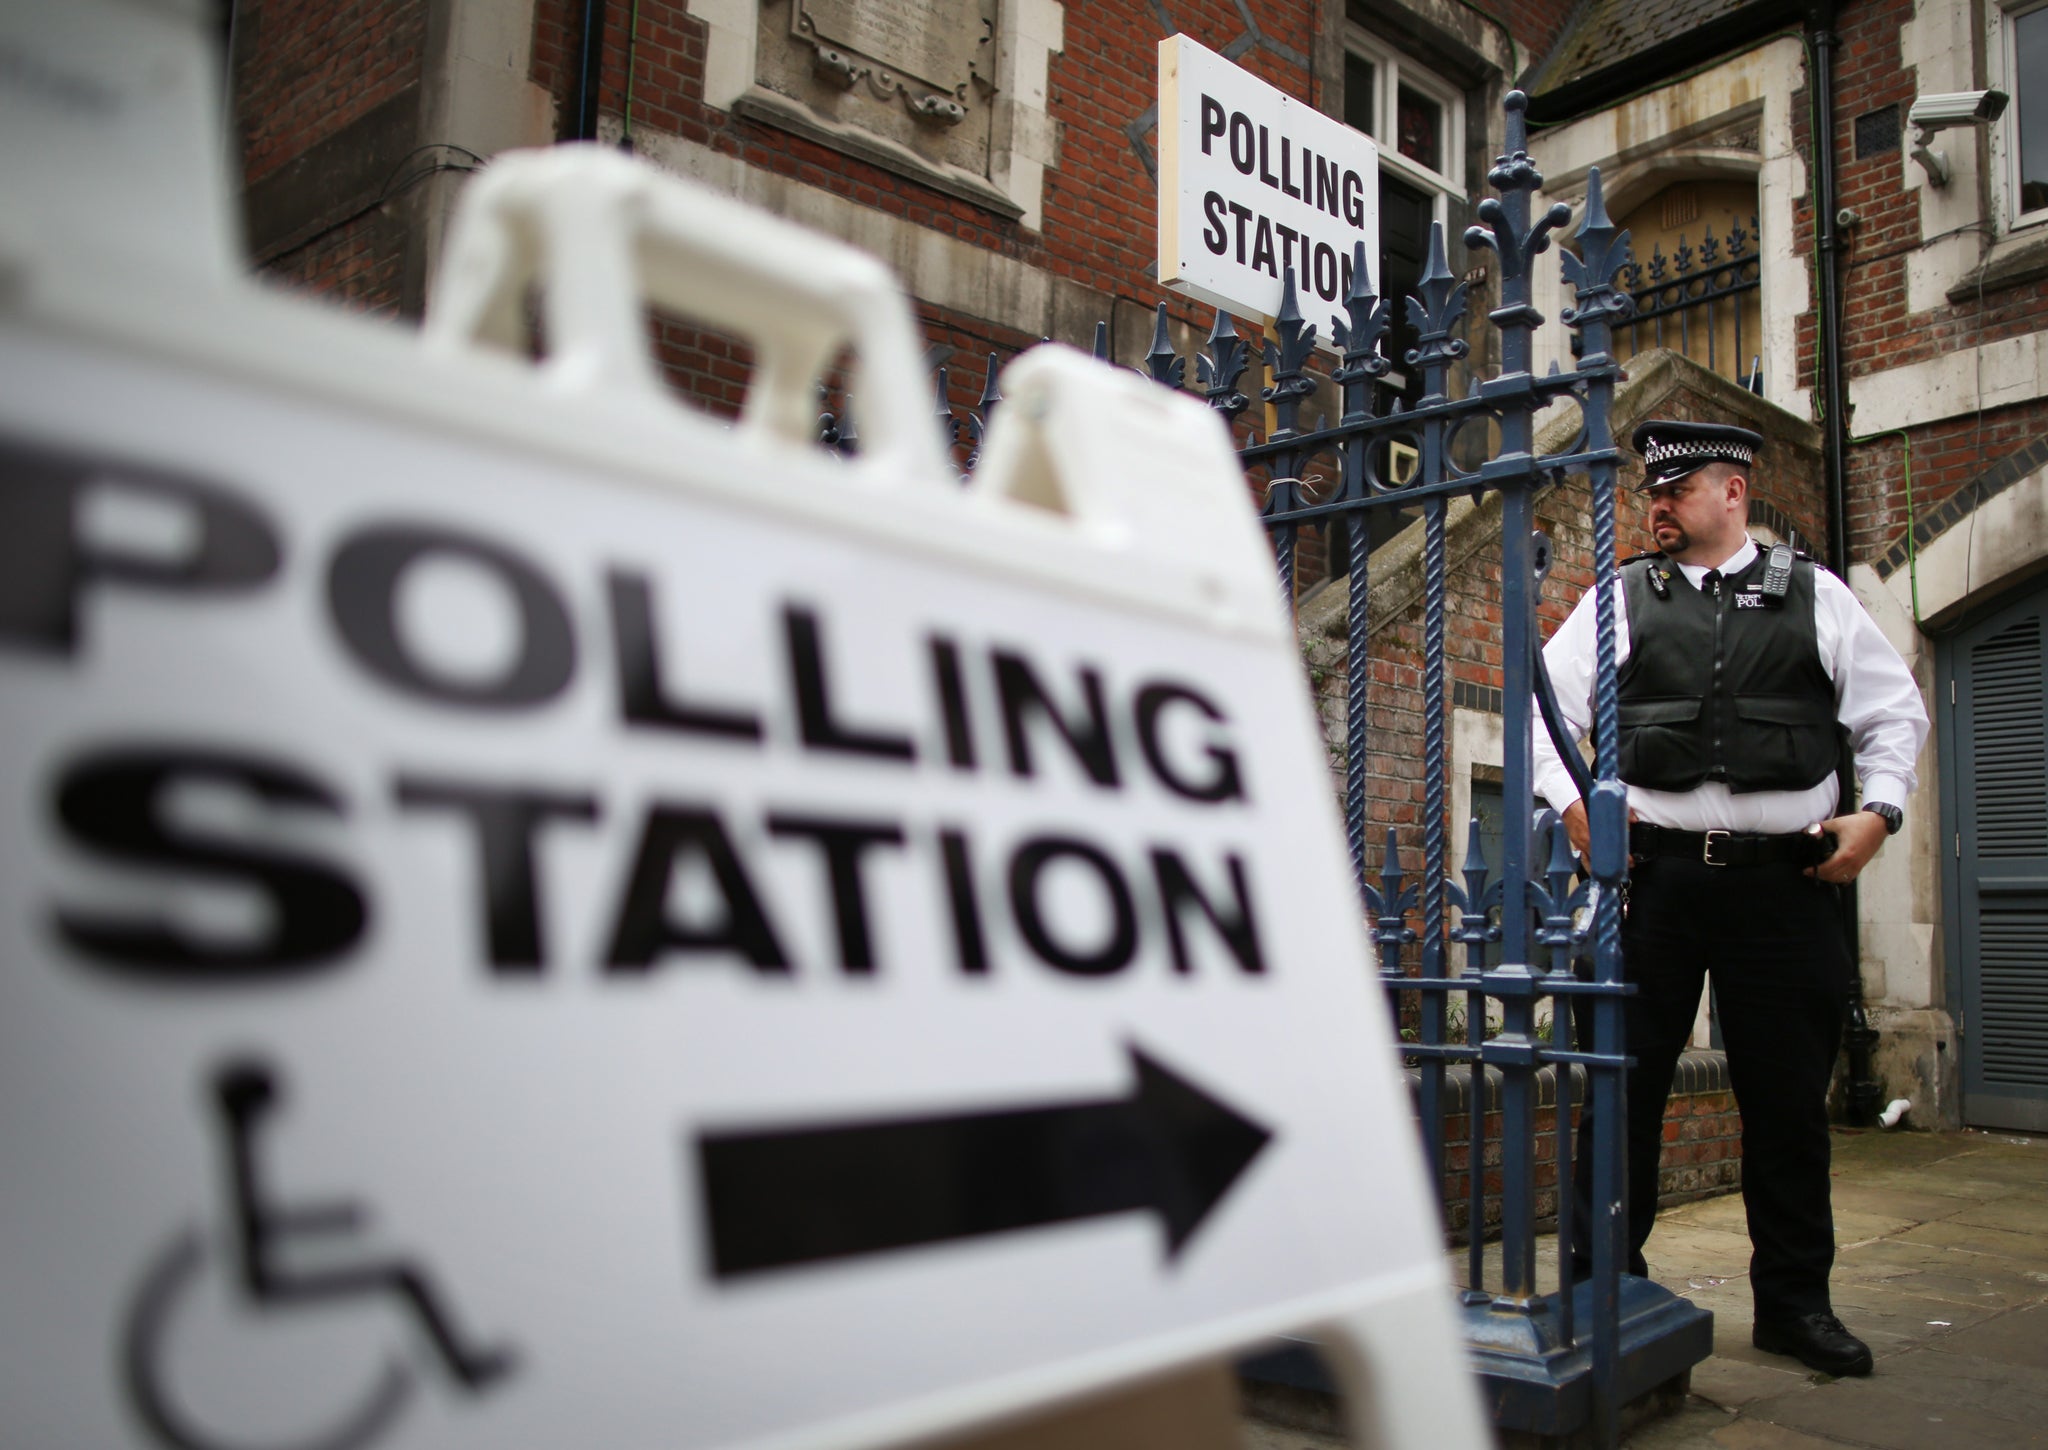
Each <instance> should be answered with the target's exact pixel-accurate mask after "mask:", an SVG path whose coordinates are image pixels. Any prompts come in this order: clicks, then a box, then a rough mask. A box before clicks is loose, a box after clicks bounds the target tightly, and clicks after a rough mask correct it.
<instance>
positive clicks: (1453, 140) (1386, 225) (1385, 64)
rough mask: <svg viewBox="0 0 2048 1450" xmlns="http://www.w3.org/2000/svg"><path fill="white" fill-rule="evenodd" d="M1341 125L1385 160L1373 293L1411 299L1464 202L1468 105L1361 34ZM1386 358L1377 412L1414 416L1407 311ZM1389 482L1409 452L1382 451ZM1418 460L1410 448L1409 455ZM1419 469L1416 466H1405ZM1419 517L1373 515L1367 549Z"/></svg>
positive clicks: (1352, 45) (1334, 555)
mask: <svg viewBox="0 0 2048 1450" xmlns="http://www.w3.org/2000/svg"><path fill="white" fill-rule="evenodd" d="M1344 121H1345V124H1347V125H1350V126H1353V127H1356V128H1357V129H1358V130H1360V131H1363V132H1365V134H1366V135H1368V136H1370V137H1372V138H1373V141H1374V142H1375V143H1376V144H1377V145H1378V146H1379V152H1380V178H1379V180H1380V254H1379V257H1378V259H1377V262H1376V265H1375V267H1374V270H1373V277H1372V280H1373V284H1374V286H1375V287H1376V288H1377V289H1378V291H1379V293H1380V295H1381V296H1383V297H1406V296H1408V295H1409V294H1410V293H1412V292H1413V291H1414V290H1415V287H1416V284H1417V283H1419V282H1420V281H1421V280H1422V269H1423V267H1424V265H1425V264H1426V263H1427V262H1428V260H1429V230H1430V226H1431V224H1432V223H1437V222H1441V223H1442V224H1443V226H1444V229H1445V231H1446V232H1447V233H1449V232H1451V230H1452V227H1451V215H1450V199H1451V198H1452V197H1456V198H1458V200H1459V202H1460V203H1461V204H1462V203H1463V202H1464V201H1465V199H1466V198H1465V181H1464V177H1465V96H1464V93H1463V92H1462V91H1460V90H1459V89H1458V88H1457V87H1455V86H1453V85H1452V84H1450V82H1448V81H1446V80H1444V79H1443V78H1442V77H1440V76H1438V75H1436V74H1434V73H1433V72H1431V71H1429V70H1427V69H1425V68H1424V67H1423V66H1421V65H1419V64H1417V63H1416V62H1415V61H1413V60H1411V59H1410V58H1409V57H1407V56H1404V55H1401V54H1399V53H1398V52H1396V51H1394V50H1392V49H1390V48H1389V47H1388V46H1387V45H1386V44H1385V43H1383V42H1382V41H1380V40H1379V39H1378V38H1377V37H1375V36H1373V35H1371V34H1370V33H1369V32H1367V31H1366V30H1364V29H1362V28H1361V27H1359V26H1357V25H1352V26H1349V27H1347V29H1346V32H1345V37H1344ZM1391 321H1392V325H1391V326H1390V327H1389V328H1388V330H1387V331H1388V336H1387V340H1386V344H1385V350H1386V355H1387V357H1389V358H1390V359H1392V360H1393V362H1394V368H1393V370H1392V371H1391V372H1389V373H1388V374H1387V376H1386V378H1385V379H1384V380H1383V383H1382V386H1381V389H1380V397H1379V399H1378V403H1379V406H1380V407H1381V408H1382V409H1385V408H1386V407H1388V406H1389V405H1390V404H1391V403H1392V401H1393V400H1394V399H1396V398H1399V399H1400V400H1401V402H1402V403H1403V404H1404V405H1405V406H1408V407H1413V406H1414V405H1415V404H1416V402H1418V401H1419V400H1420V399H1421V397H1422V376H1421V374H1420V373H1419V372H1410V371H1409V370H1408V369H1407V367H1406V366H1405V365H1404V364H1403V363H1402V361H1401V360H1402V359H1403V358H1404V357H1405V356H1406V355H1407V353H1408V350H1409V349H1410V348H1413V347H1414V346H1415V345H1416V343H1417V341H1418V339H1417V336H1416V331H1415V326H1414V324H1413V323H1412V322H1410V321H1409V318H1408V310H1407V309H1406V308H1405V307H1396V308H1395V309H1394V311H1393V316H1392V319H1391ZM1380 446H1381V453H1380V457H1379V460H1378V462H1379V469H1380V473H1381V476H1382V477H1383V478H1391V479H1401V478H1403V477H1404V472H1403V468H1404V463H1406V460H1404V459H1403V458H1402V457H1400V456H1399V450H1400V449H1401V448H1402V446H1403V445H1402V444H1400V443H1398V442H1395V443H1382V444H1381V445H1380ZM1407 446H1408V448H1409V450H1410V452H1411V453H1412V450H1413V445H1412V443H1411V444H1409V445H1407ZM1406 466H1407V467H1410V468H1412V466H1413V465H1412V463H1407V464H1406ZM1416 517H1417V514H1416V511H1415V510H1413V509H1407V508H1403V509H1388V508H1382V509H1374V510H1372V511H1371V512H1370V513H1369V514H1367V515H1366V516H1365V518H1366V522H1367V524H1368V526H1369V538H1368V545H1369V547H1371V548H1374V549H1377V548H1378V547H1379V546H1380V545H1381V544H1384V543H1385V542H1387V540H1389V539H1391V538H1392V537H1393V536H1394V535H1395V534H1397V533H1399V532H1400V531H1401V530H1402V529H1404V528H1406V527H1407V526H1408V524H1409V523H1410V522H1412V521H1413V520H1414V519H1415V518H1416ZM1330 547H1331V572H1332V573H1334V574H1341V573H1344V572H1345V571H1346V569H1347V568H1348V565H1349V558H1348V553H1347V552H1346V545H1345V539H1344V531H1343V529H1342V528H1340V527H1337V526H1335V525H1333V526H1332V528H1331V530H1330Z"/></svg>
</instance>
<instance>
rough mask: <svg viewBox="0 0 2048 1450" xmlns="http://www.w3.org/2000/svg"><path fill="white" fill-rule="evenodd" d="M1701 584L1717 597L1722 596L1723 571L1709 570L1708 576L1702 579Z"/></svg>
mask: <svg viewBox="0 0 2048 1450" xmlns="http://www.w3.org/2000/svg"><path fill="white" fill-rule="evenodd" d="M1700 584H1701V585H1702V586H1703V587H1704V588H1705V589H1706V591H1707V593H1709V594H1711V595H1713V596H1714V597H1715V598H1716V599H1719V598H1720V597H1721V571H1720V570H1719V569H1709V570H1707V572H1706V576H1705V577H1704V578H1702V579H1701V580H1700Z"/></svg>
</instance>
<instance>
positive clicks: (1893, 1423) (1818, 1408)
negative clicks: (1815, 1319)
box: [1744, 1374, 2048, 1450]
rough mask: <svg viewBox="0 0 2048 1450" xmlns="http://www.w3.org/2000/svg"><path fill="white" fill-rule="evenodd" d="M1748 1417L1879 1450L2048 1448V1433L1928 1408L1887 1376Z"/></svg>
mask: <svg viewBox="0 0 2048 1450" xmlns="http://www.w3.org/2000/svg"><path fill="white" fill-rule="evenodd" d="M1744 1416H1745V1418H1752V1419H1758V1420H1765V1421H1768V1422H1770V1423H1771V1424H1773V1425H1782V1426H1784V1427H1785V1428H1786V1429H1789V1430H1798V1431H1801V1432H1803V1433H1805V1434H1809V1435H1818V1436H1823V1437H1826V1438H1829V1439H1833V1440H1845V1441H1848V1442H1849V1443H1851V1444H1858V1445H1869V1446H1875V1447H1879V1450H2016V1447H2019V1446H2038V1445H2043V1444H2048V1427H2042V1426H2030V1425H2026V1424H2022V1423H2020V1422H2017V1421H2014V1420H2010V1419H2006V1418H2005V1417H2003V1416H2000V1415H1995V1414H1988V1413H1986V1412H1985V1411H1983V1410H1981V1409H1978V1408H1976V1407H1974V1406H1971V1405H1963V1404H1947V1405H1935V1404H1928V1403H1925V1402H1923V1401H1920V1400H1918V1399H1915V1398H1913V1397H1912V1396H1910V1395H1907V1394H1902V1393H1900V1392H1899V1391H1898V1390H1897V1389H1894V1388H1892V1387H1890V1386H1889V1385H1888V1384H1887V1383H1886V1380H1885V1378H1884V1376H1883V1375H1881V1374H1880V1375H1879V1376H1877V1377H1875V1378H1872V1379H1867V1380H1838V1381H1836V1382H1835V1383H1834V1384H1831V1385H1826V1386H1824V1387H1822V1388H1820V1389H1818V1390H1816V1391H1814V1392H1813V1393H1811V1394H1803V1395H1784V1396H1780V1397H1779V1398H1778V1399H1775V1400H1763V1401H1759V1402H1758V1403H1756V1404H1753V1405H1751V1406H1749V1407H1748V1409H1747V1410H1745V1411H1744Z"/></svg>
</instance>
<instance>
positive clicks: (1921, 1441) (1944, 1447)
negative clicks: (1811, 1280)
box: [1622, 1130, 2048, 1450]
mask: <svg viewBox="0 0 2048 1450" xmlns="http://www.w3.org/2000/svg"><path fill="white" fill-rule="evenodd" d="M1834 1179H1835V1195H1834V1196H1835V1244H1836V1249H1835V1272H1834V1279H1833V1293H1834V1301H1835V1313H1836V1315H1837V1316H1838V1317H1839V1318H1840V1319H1841V1321H1842V1322H1843V1324H1845V1325H1846V1326H1848V1328H1849V1331H1850V1332H1851V1333H1853V1334H1855V1335H1856V1336H1857V1337H1858V1338H1860V1339H1862V1340H1863V1341H1864V1342H1865V1343H1867V1344H1868V1345H1869V1346H1870V1348H1871V1352H1872V1354H1873V1355H1874V1356H1875V1357H1876V1360H1877V1366H1876V1372H1875V1373H1874V1374H1873V1375H1871V1376H1870V1377H1869V1378H1868V1379H1841V1380H1837V1379H1832V1378H1830V1377H1829V1376H1827V1375H1823V1374H1815V1373H1813V1372H1812V1371H1809V1370H1807V1369H1806V1368H1805V1367H1804V1366H1802V1365H1800V1364H1799V1363H1798V1362H1797V1361H1796V1360H1791V1359H1787V1358H1785V1357H1783V1356H1781V1355H1775V1354H1765V1353H1764V1352H1763V1351H1762V1350H1759V1349H1755V1348H1752V1347H1751V1345H1750V1342H1749V1334H1750V1321H1751V1313H1750V1297H1749V1282H1748V1274H1747V1269H1748V1264H1749V1238H1748V1235H1747V1233H1746V1232H1745V1231H1744V1228H1743V1218H1742V1199H1741V1197H1740V1196H1739V1195H1730V1196H1727V1197H1722V1198H1711V1199H1704V1200H1701V1201H1700V1202H1697V1203H1691V1204H1686V1205H1684V1206H1683V1207H1681V1208H1676V1209H1672V1210H1670V1211H1668V1212H1666V1213H1663V1214H1660V1215H1659V1216H1658V1220H1657V1231H1656V1233H1655V1234H1654V1235H1652V1237H1651V1239H1650V1243H1649V1247H1648V1250H1647V1253H1648V1257H1649V1260H1650V1271H1651V1275H1652V1277H1654V1278H1655V1279H1656V1280H1657V1281H1658V1282H1659V1283H1661V1284H1663V1285H1664V1286H1665V1287H1666V1288H1668V1289H1670V1290H1672V1291H1673V1292H1674V1293H1678V1294H1683V1295H1685V1296H1686V1297H1688V1298H1691V1299H1693V1300H1696V1301H1697V1302H1699V1303H1700V1304H1702V1305H1704V1306H1705V1307H1707V1308H1709V1309H1711V1310H1713V1311H1714V1353H1713V1355H1712V1356H1711V1357H1710V1358H1708V1359H1707V1360H1705V1361H1704V1362H1702V1363H1701V1364H1699V1365H1697V1366H1695V1367H1694V1369H1693V1372H1692V1393H1691V1394H1690V1395H1689V1396H1688V1397H1687V1399H1686V1401H1685V1404H1684V1406H1683V1407H1682V1408H1681V1409H1680V1410H1679V1412H1678V1413H1677V1414H1675V1415H1672V1416H1670V1417H1668V1418H1665V1419H1661V1420H1656V1421H1652V1422H1650V1423H1648V1424H1645V1425H1641V1426H1638V1427H1637V1428H1636V1429H1635V1430H1634V1431H1633V1432H1632V1433H1631V1434H1629V1435H1628V1436H1627V1437H1626V1438H1625V1439H1624V1440H1623V1442H1622V1443H1623V1445H1625V1446H1626V1447H1628V1450H1822V1447H1826V1446H1857V1447H1876V1450H1980V1447H1981V1450H2019V1447H2022V1446H2043V1447H2048V1137H2041V1136H2027V1135H2022V1134H2017V1133H1993V1132H1966V1133H1910V1132H1908V1133H1886V1132H1883V1131H1880V1130H1872V1131H1869V1132H1851V1131H1838V1132H1837V1133H1836V1135H1835V1143H1834Z"/></svg>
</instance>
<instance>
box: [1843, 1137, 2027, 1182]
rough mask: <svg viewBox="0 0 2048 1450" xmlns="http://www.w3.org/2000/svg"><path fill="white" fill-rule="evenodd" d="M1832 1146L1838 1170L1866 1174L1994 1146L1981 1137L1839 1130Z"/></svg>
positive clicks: (1955, 1156)
mask: <svg viewBox="0 0 2048 1450" xmlns="http://www.w3.org/2000/svg"><path fill="white" fill-rule="evenodd" d="M1829 1146H1830V1148H1831V1150H1832V1151H1831V1156H1832V1158H1833V1161H1834V1164H1835V1166H1836V1167H1837V1168H1844V1167H1853V1168H1855V1169H1856V1170H1857V1171H1858V1172H1859V1173H1866V1174H1867V1173H1875V1172H1878V1171H1880V1170H1882V1169H1884V1168H1898V1167H1904V1168H1920V1167H1924V1166H1926V1165H1928V1164H1931V1163H1941V1162H1945V1161H1947V1160H1948V1159H1952V1158H1961V1157H1966V1156H1968V1155H1969V1154H1972V1153H1981V1152H1982V1151H1984V1149H1986V1148H1987V1147H1989V1146H1991V1143H1990V1140H1988V1139H1986V1138H1984V1137H1982V1136H1980V1135H1975V1134H1965V1133H1872V1132H1866V1131H1859V1130H1857V1129H1853V1128H1837V1129H1836V1130H1835V1131H1834V1132H1833V1133H1832V1134H1831V1135H1830V1137H1829Z"/></svg>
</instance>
